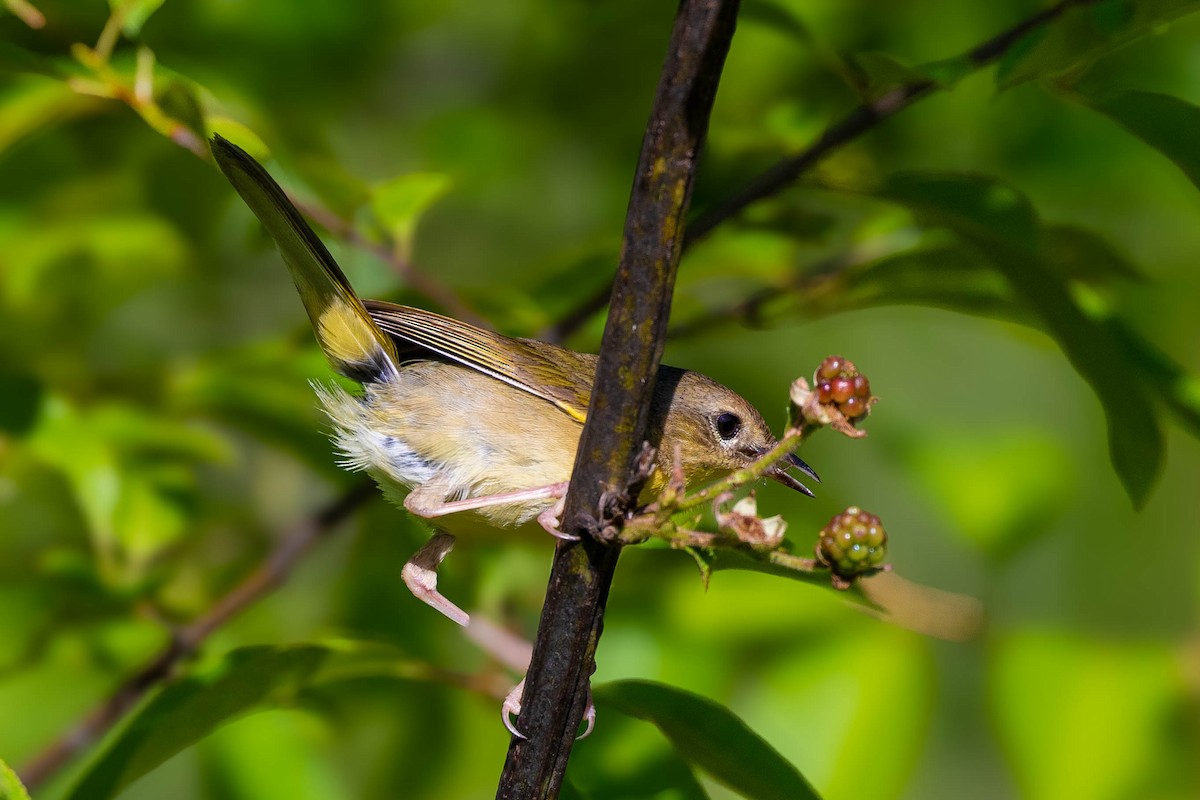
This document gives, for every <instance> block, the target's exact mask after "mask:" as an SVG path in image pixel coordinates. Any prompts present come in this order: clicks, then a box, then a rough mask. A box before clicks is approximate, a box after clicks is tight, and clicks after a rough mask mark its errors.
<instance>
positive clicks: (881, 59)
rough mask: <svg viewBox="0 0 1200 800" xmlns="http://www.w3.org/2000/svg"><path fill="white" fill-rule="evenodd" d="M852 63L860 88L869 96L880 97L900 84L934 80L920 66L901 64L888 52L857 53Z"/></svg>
mask: <svg viewBox="0 0 1200 800" xmlns="http://www.w3.org/2000/svg"><path fill="white" fill-rule="evenodd" d="M850 63H851V64H852V65H853V66H854V67H855V70H856V72H857V75H856V76H855V78H856V79H857V82H858V84H859V85H858V90H859V92H860V93H861V94H863V95H865V96H867V97H879V96H880V95H882V94H885V93H886V92H887V91H888V90H890V89H895V88H896V87H898V86H905V85H907V84H913V83H925V82H926V81H930V80H933V79H932V78H931V77H930V76H929V75H927V74H926V73H924V72H922V71H921V68H920V67H909V66H906V65H904V64H901V63H900V62H899V61H897V60H896V59H895V58H893V57H892V56H890V55H888V54H887V53H878V52H870V51H869V52H865V53H855V54H854V56H853V57H851V59H850Z"/></svg>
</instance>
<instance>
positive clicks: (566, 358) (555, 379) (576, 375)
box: [365, 300, 596, 422]
mask: <svg viewBox="0 0 1200 800" xmlns="http://www.w3.org/2000/svg"><path fill="white" fill-rule="evenodd" d="M365 306H366V309H367V312H368V313H369V314H370V315H371V318H372V319H373V320H374V322H375V324H376V325H378V326H379V327H380V328H382V329H383V331H384V332H386V333H389V334H391V335H392V336H393V337H395V338H396V340H397V345H398V348H397V352H398V353H399V356H400V359H401V361H403V360H405V359H407V358H421V357H424V356H426V355H427V354H428V353H435V354H437V355H439V356H442V357H443V358H447V359H450V360H451V361H454V362H456V363H459V364H462V365H463V366H466V367H470V368H471V369H475V370H478V371H480V372H482V373H484V374H485V375H490V376H491V377H493V378H496V379H497V380H500V381H504V382H505V383H507V384H509V385H511V386H515V387H517V388H518V389H522V390H524V391H526V392H529V393H530V394H533V395H536V396H537V397H541V398H542V399H544V400H548V401H550V402H551V403H553V404H554V405H556V406H558V407H559V408H560V409H562V410H563V411H564V412H565V413H566V414H568V415H569V416H571V417H572V418H574V419H576V420H578V421H579V422H583V421H584V420H585V419H586V418H587V408H588V400H589V399H590V397H591V391H592V378H593V376H594V375H595V372H596V360H595V359H596V357H595V356H589V355H585V354H582V353H575V352H573V351H571V350H567V349H565V348H562V347H558V346H556V345H552V344H547V343H546V342H538V341H534V340H532V339H512V338H509V337H507V336H503V335H501V334H499V333H495V332H493V331H488V330H484V329H482V328H476V327H475V326H474V325H468V324H467V323H465V322H460V321H458V320H456V319H451V318H450V317H443V316H441V315H440V314H434V313H433V312H431V311H424V310H422V309H419V308H412V307H410V306H401V305H396V304H394V303H385V302H383V301H381V300H367V301H365ZM405 345H408V346H407V347H406V346H405ZM422 351H424V352H422Z"/></svg>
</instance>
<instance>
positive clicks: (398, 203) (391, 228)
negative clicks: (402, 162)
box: [371, 172, 450, 254]
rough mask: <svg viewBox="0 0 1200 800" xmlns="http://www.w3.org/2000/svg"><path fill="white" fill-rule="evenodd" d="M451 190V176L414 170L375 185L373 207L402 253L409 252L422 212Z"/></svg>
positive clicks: (372, 197)
mask: <svg viewBox="0 0 1200 800" xmlns="http://www.w3.org/2000/svg"><path fill="white" fill-rule="evenodd" d="M449 189H450V176H448V175H443V174H441V173H436V172H411V173H409V174H407V175H401V176H399V177H397V178H392V179H391V180H389V181H385V182H384V183H381V184H378V185H377V186H375V188H374V190H373V191H372V193H371V209H372V210H373V211H374V212H375V216H376V218H378V219H379V221H380V223H382V224H383V226H384V228H385V229H386V230H387V232H388V234H389V235H390V236H391V238H392V239H393V240H394V241H395V242H396V246H397V248H399V250H400V252H402V253H405V254H407V253H408V252H409V250H410V249H411V247H412V237H413V233H414V232H415V231H416V227H417V222H418V221H419V220H420V218H421V215H422V214H424V213H425V212H426V211H427V210H428V209H429V207H430V206H432V205H433V204H434V203H436V202H437V201H438V200H439V199H441V198H442V197H443V196H444V195H445V194H446V192H447V191H449Z"/></svg>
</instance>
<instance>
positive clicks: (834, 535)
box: [816, 506, 887, 578]
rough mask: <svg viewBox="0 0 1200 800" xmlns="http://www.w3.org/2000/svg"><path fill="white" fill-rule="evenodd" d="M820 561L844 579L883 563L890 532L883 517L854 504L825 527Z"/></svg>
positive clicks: (818, 550) (819, 546) (818, 552)
mask: <svg viewBox="0 0 1200 800" xmlns="http://www.w3.org/2000/svg"><path fill="white" fill-rule="evenodd" d="M816 555H817V560H818V561H820V562H821V563H822V564H824V565H825V566H827V567H829V569H830V571H831V572H833V574H834V575H836V576H838V577H840V578H853V577H854V576H856V575H861V574H862V573H864V572H868V571H870V570H872V569H875V568H876V567H878V566H880V565H881V564H882V563H883V560H884V559H885V558H886V557H887V532H886V531H884V529H883V525H882V524H881V523H880V522H879V517H877V516H875V515H874V514H868V513H867V512H866V511H863V510H862V509H861V508H859V507H858V506H850V507H849V508H847V509H846V510H845V511H843V512H842V513H840V514H836V515H834V517H833V518H832V519H830V520H829V522H828V523H827V524H826V525H825V527H824V528H822V529H821V534H820V537H819V538H818V539H817V545H816Z"/></svg>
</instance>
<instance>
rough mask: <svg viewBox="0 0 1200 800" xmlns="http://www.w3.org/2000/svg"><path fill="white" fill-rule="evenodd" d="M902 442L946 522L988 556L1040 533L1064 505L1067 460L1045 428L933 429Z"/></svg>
mask: <svg viewBox="0 0 1200 800" xmlns="http://www.w3.org/2000/svg"><path fill="white" fill-rule="evenodd" d="M909 450H910V453H909V457H908V459H907V460H908V461H909V464H910V466H911V468H912V469H911V472H912V473H913V474H914V476H915V477H916V478H917V479H919V480H920V481H921V482H922V484H923V485H924V486H925V488H926V491H927V492H929V493H931V494H932V495H934V497H935V499H936V503H935V505H936V507H937V508H939V509H941V510H942V511H943V512H944V513H946V514H948V515H949V516H950V518H951V519H952V520H953V525H952V526H951V528H952V530H953V531H954V532H955V533H957V534H959V535H962V536H964V537H966V538H967V539H969V540H970V541H971V542H972V543H973V544H974V545H975V546H976V547H979V548H981V549H983V550H984V551H986V552H988V553H990V554H991V555H992V556H993V557H995V558H1002V557H1006V556H1009V555H1012V554H1013V553H1015V552H1016V551H1017V549H1018V548H1020V547H1021V546H1023V545H1025V544H1026V543H1028V542H1029V541H1031V540H1032V539H1033V538H1035V537H1037V536H1040V535H1042V534H1044V533H1045V532H1046V531H1048V530H1049V529H1050V527H1051V525H1052V523H1053V522H1054V521H1055V520H1057V519H1058V517H1059V516H1061V515H1062V513H1063V512H1064V511H1065V509H1066V506H1065V504H1064V502H1063V499H1064V498H1065V497H1068V496H1070V492H1071V489H1072V483H1073V480H1072V478H1073V477H1074V463H1073V462H1072V461H1071V458H1070V456H1069V454H1068V453H1066V452H1065V451H1064V450H1063V449H1062V447H1061V446H1060V445H1058V444H1057V441H1056V440H1055V439H1053V438H1052V437H1050V436H1049V435H1047V434H1045V433H1041V432H1039V431H1037V430H1033V429H1027V428H1021V429H1016V430H1001V429H993V430H989V431H987V432H985V433H982V434H981V433H980V432H978V431H950V430H942V429H939V430H938V431H937V432H936V433H935V434H933V436H930V435H929V434H928V433H927V434H926V435H925V436H923V437H921V438H920V439H919V440H915V441H913V442H911V443H910V445H909Z"/></svg>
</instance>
